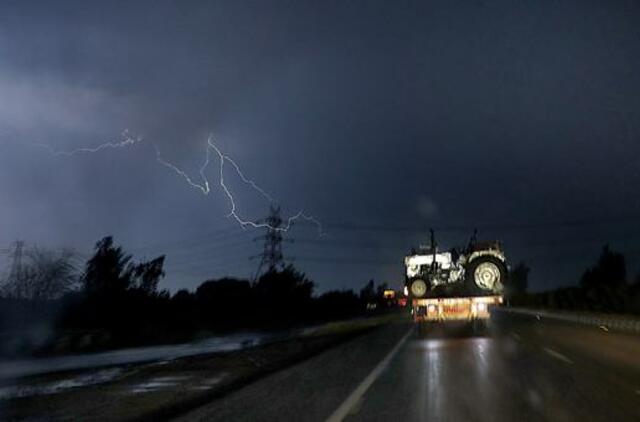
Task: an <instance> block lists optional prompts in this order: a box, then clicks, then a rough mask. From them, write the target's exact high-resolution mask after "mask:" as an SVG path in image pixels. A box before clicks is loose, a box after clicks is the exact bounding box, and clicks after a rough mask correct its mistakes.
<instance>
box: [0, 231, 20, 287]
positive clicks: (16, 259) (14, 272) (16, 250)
mask: <svg viewBox="0 0 640 422" xmlns="http://www.w3.org/2000/svg"><path fill="white" fill-rule="evenodd" d="M12 246H13V251H11V252H10V253H9V256H10V257H11V260H12V261H11V270H10V272H9V277H8V278H7V280H6V283H5V284H4V286H2V290H3V292H2V293H3V295H10V296H15V297H20V295H21V291H20V289H21V288H22V287H23V286H22V279H23V273H24V271H23V269H22V255H23V251H24V242H23V241H22V240H17V241H16V242H15V243H13V245H12Z"/></svg>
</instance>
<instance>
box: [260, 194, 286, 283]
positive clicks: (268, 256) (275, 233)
mask: <svg viewBox="0 0 640 422" xmlns="http://www.w3.org/2000/svg"><path fill="white" fill-rule="evenodd" d="M260 222H261V223H266V224H268V225H269V227H268V228H267V233H266V234H265V235H264V236H260V237H257V238H255V240H263V241H264V248H263V250H262V253H261V254H260V255H258V256H257V257H259V258H260V264H258V268H257V270H256V273H255V276H254V277H253V281H254V282H255V281H256V280H257V279H258V277H260V275H261V274H262V273H263V272H264V270H265V269H266V270H267V271H274V270H277V269H283V268H284V255H283V254H282V242H284V241H290V240H289V239H284V237H283V236H282V230H279V228H280V227H281V226H282V223H283V221H282V218H281V217H280V206H275V205H272V206H271V208H270V210H269V216H268V217H267V218H265V219H263V220H260Z"/></svg>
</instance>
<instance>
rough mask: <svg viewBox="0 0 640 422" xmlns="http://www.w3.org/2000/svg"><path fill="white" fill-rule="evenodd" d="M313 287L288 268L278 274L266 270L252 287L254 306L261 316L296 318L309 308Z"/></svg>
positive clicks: (296, 272)
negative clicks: (258, 309)
mask: <svg viewBox="0 0 640 422" xmlns="http://www.w3.org/2000/svg"><path fill="white" fill-rule="evenodd" d="M313 287H314V285H313V282H312V281H311V280H309V279H307V277H306V275H305V274H304V273H302V272H300V271H298V270H296V269H295V268H294V267H293V266H292V265H288V266H286V267H285V268H284V269H283V270H282V271H278V270H271V271H267V272H266V273H265V274H263V275H262V276H261V277H260V278H259V279H258V281H257V282H256V284H255V286H254V293H255V300H256V305H257V306H258V307H259V308H261V309H262V310H263V315H264V317H271V318H273V319H277V320H296V319H300V318H301V317H303V316H305V315H306V314H307V313H308V311H309V309H310V307H309V305H310V303H311V295H312V293H313Z"/></svg>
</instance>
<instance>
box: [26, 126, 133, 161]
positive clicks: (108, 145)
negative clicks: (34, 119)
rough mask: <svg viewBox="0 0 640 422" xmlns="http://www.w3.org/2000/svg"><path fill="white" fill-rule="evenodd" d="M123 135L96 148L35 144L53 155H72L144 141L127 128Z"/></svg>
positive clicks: (127, 145) (122, 146)
mask: <svg viewBox="0 0 640 422" xmlns="http://www.w3.org/2000/svg"><path fill="white" fill-rule="evenodd" d="M121 135H122V138H123V139H122V140H120V141H117V142H116V141H111V142H105V143H103V144H100V145H98V146H97V147H95V148H77V149H74V150H71V151H63V150H56V149H54V148H52V147H51V146H49V145H47V144H43V143H35V145H36V146H39V147H43V148H46V149H47V150H48V151H49V152H50V153H51V154H52V155H55V156H66V157H71V156H73V155H76V154H92V153H95V152H99V151H102V150H103V149H107V148H125V147H129V146H131V145H134V144H137V143H139V142H142V141H143V139H144V138H142V136H137V137H135V138H134V137H132V136H131V134H130V133H129V130H128V129H125V130H124V131H122V134H121Z"/></svg>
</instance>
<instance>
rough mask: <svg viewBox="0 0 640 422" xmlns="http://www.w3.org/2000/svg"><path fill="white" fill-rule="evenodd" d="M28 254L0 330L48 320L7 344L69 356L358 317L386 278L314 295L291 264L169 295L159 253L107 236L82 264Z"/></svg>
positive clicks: (3, 308)
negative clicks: (143, 253)
mask: <svg viewBox="0 0 640 422" xmlns="http://www.w3.org/2000/svg"><path fill="white" fill-rule="evenodd" d="M34 256H35V257H38V259H29V261H28V263H27V264H26V265H25V269H24V272H23V274H22V276H21V279H20V281H21V282H22V283H15V282H14V283H9V284H5V289H4V291H3V292H2V296H3V299H0V334H1V333H3V332H4V333H7V332H15V331H16V330H20V327H26V326H33V325H34V324H35V325H37V324H36V322H39V320H47V323H48V330H47V336H46V337H47V339H46V340H43V339H40V341H39V342H36V343H35V344H33V342H27V343H28V344H24V345H22V346H21V347H17V348H16V347H14V348H13V349H14V350H15V349H17V350H18V351H20V350H22V351H27V350H32V349H35V351H36V352H37V353H68V352H73V351H91V350H100V349H105V348H114V347H126V346H135V345H143V344H159V343H171V342H184V341H190V340H193V339H197V338H199V337H206V336H210V335H212V334H214V333H224V332H228V331H236V330H243V329H245V330H255V329H280V328H282V329H284V328H287V327H292V326H296V325H307V324H313V323H319V322H323V321H328V320H334V319H345V318H351V317H357V316H361V315H365V314H368V313H371V312H379V311H380V310H381V309H384V308H385V306H384V305H385V302H384V300H383V299H382V291H383V290H384V289H386V284H380V285H376V284H375V283H374V281H373V280H371V281H369V282H368V283H366V284H365V286H364V287H363V288H362V290H361V291H359V292H358V293H356V292H354V291H353V290H334V291H329V292H326V293H324V294H321V295H314V289H315V287H316V286H315V283H314V282H313V281H312V280H310V279H309V278H308V277H307V276H306V275H305V274H304V273H303V272H301V271H299V270H298V269H296V268H295V267H294V266H293V265H288V266H285V267H284V268H280V269H271V270H269V271H267V272H266V273H264V274H262V275H261V276H260V277H259V278H258V279H257V280H256V281H255V282H251V281H249V280H244V279H236V278H229V277H225V278H221V279H212V280H207V281H205V282H203V283H202V284H200V286H199V287H198V288H197V289H196V290H195V291H189V290H185V289H183V290H179V291H177V292H175V293H174V294H171V293H170V292H169V291H168V290H164V289H160V287H159V284H160V281H161V280H162V279H163V278H164V277H165V275H166V274H165V270H164V263H165V256H159V257H157V258H154V259H151V260H149V261H143V262H136V261H135V260H134V257H133V256H132V255H131V254H128V253H127V252H126V251H125V250H124V249H123V248H122V246H119V245H117V244H116V243H115V242H114V239H113V238H112V237H110V236H108V237H105V238H103V239H101V240H100V241H99V242H97V243H96V245H95V249H94V252H93V255H92V256H91V257H90V258H89V260H88V261H87V262H86V263H85V264H84V268H83V269H82V270H81V271H76V269H75V267H74V266H73V264H72V259H71V255H70V254H69V253H67V252H65V253H63V254H56V253H53V252H45V251H42V250H41V251H40V252H39V253H38V254H35V255H34ZM42 257H46V259H45V258H42ZM78 272H79V273H80V274H76V273H78ZM372 305H373V306H372ZM372 308H375V309H376V310H375V311H373V310H372ZM40 322H41V321H40ZM0 349H1V348H0ZM4 352H5V354H6V352H7V351H6V350H5V351H4ZM2 353H3V350H0V354H2Z"/></svg>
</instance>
